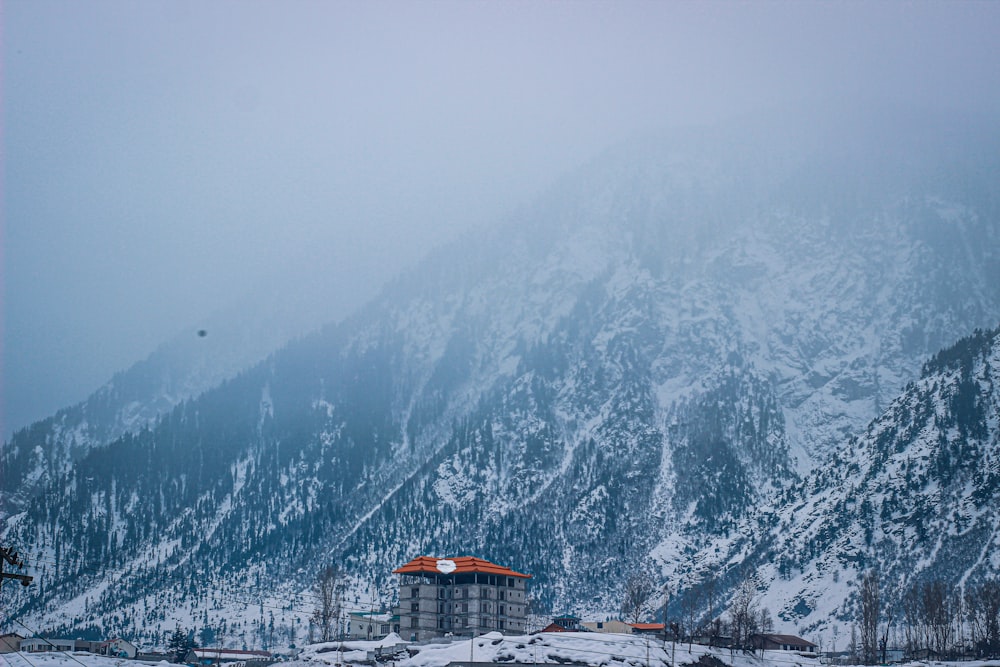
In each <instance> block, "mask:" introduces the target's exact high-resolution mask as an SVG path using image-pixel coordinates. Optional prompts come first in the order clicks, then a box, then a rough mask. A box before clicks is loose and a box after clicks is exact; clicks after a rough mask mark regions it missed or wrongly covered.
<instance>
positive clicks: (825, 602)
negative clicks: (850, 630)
mask: <svg viewBox="0 0 1000 667" xmlns="http://www.w3.org/2000/svg"><path fill="white" fill-rule="evenodd" d="M998 373H1000V328H997V329H993V330H987V331H976V332H975V333H974V334H973V335H972V336H969V337H967V338H964V339H962V340H961V341H959V342H958V343H956V344H955V345H953V346H951V347H949V348H947V349H945V350H943V351H941V352H939V353H938V354H936V355H935V356H934V357H933V358H932V359H931V360H930V361H928V362H927V363H926V364H925V365H924V368H923V373H922V375H921V377H920V379H919V380H917V381H915V382H912V383H910V384H908V385H907V387H906V389H905V390H904V391H903V393H902V394H901V395H900V396H899V398H897V399H896V400H894V401H893V402H892V403H891V404H890V405H889V406H888V407H887V409H886V410H885V412H883V413H882V414H881V415H880V416H879V417H878V418H877V419H875V420H874V421H872V422H871V424H869V426H868V427H867V429H865V431H864V432H863V433H860V434H858V436H856V437H855V438H853V439H852V440H851V441H850V443H849V445H848V446H847V447H846V448H845V449H844V450H843V451H840V452H836V453H834V454H833V456H831V457H830V459H829V460H828V461H826V462H825V463H824V464H823V465H821V466H819V467H817V468H816V469H815V470H813V471H812V472H811V473H810V474H809V475H807V476H806V477H805V478H804V479H802V480H801V481H800V482H798V483H796V484H795V485H794V486H791V487H789V488H787V489H785V491H784V492H783V494H782V495H781V497H780V498H779V501H778V502H776V503H775V504H774V505H773V506H771V507H766V508H763V509H762V511H760V512H758V513H755V514H754V516H752V517H749V518H748V520H747V521H746V522H745V523H744V524H743V525H742V526H741V529H740V530H738V531H734V532H733V534H732V535H729V536H726V537H727V538H729V539H728V542H727V541H726V538H719V539H717V540H716V543H715V546H716V547H720V546H721V547H722V548H721V549H720V550H719V551H718V553H717V552H716V551H715V550H704V551H703V552H701V553H699V554H698V556H697V557H696V558H694V559H692V560H683V559H675V560H674V562H673V563H670V567H672V568H675V571H676V572H677V574H678V576H680V577H681V578H683V579H684V580H685V581H686V582H687V584H688V586H687V587H688V588H689V589H692V590H694V589H696V588H697V587H699V586H702V585H703V582H704V581H705V580H706V577H708V576H712V577H714V578H717V577H718V576H719V573H721V572H725V570H726V569H727V566H728V567H729V568H730V569H733V564H739V565H740V567H741V568H744V569H754V570H757V571H758V576H759V579H760V581H761V582H764V588H765V590H764V591H762V594H763V597H764V599H765V600H767V602H768V604H769V605H771V607H770V608H771V609H772V610H773V611H775V612H776V613H777V616H778V618H779V619H780V620H781V621H782V622H784V623H787V624H791V625H794V626H795V627H797V628H799V629H801V631H802V632H806V633H810V634H811V635H812V636H814V637H817V638H819V636H820V635H828V636H825V637H824V638H825V639H826V640H827V645H832V643H833V635H832V632H833V631H834V630H833V629H834V627H835V626H836V625H837V623H838V620H840V621H846V622H847V623H850V622H851V621H853V620H855V619H856V615H855V613H854V612H855V607H854V605H855V604H856V602H857V590H858V582H859V581H860V579H861V576H862V575H863V573H864V572H866V571H868V570H870V569H875V570H878V571H879V573H880V576H881V578H882V580H883V582H885V585H884V589H885V592H884V595H885V596H886V600H885V605H886V607H887V608H895V609H896V610H897V613H898V612H899V610H900V609H902V606H903V604H902V601H903V597H904V596H905V594H906V592H907V591H908V590H909V589H911V588H912V587H913V586H914V585H916V584H920V583H923V582H929V581H932V580H936V581H941V582H943V583H944V584H945V585H946V586H947V588H948V589H950V590H958V591H959V592H961V591H963V590H964V589H965V588H966V586H970V585H976V584H978V583H980V582H982V581H983V580H984V579H988V578H991V577H996V576H997V574H998V572H1000V513H998V511H997V508H998V507H1000V377H998ZM842 625H843V624H842ZM842 637H843V640H842V642H841V646H843V645H844V643H845V642H846V635H842Z"/></svg>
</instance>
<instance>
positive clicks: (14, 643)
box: [0, 632, 24, 653]
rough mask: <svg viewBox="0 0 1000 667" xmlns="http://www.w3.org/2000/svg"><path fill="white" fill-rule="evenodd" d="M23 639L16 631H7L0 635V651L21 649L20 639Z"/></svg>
mask: <svg viewBox="0 0 1000 667" xmlns="http://www.w3.org/2000/svg"><path fill="white" fill-rule="evenodd" d="M22 639H24V637H22V636H21V635H19V634H17V633H16V632H8V633H7V634H3V635H0V653H14V652H15V651H20V650H21V640H22Z"/></svg>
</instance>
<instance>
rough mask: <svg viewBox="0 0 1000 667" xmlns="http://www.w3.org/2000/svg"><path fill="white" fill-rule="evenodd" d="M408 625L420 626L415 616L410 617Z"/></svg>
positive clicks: (412, 626)
mask: <svg viewBox="0 0 1000 667" xmlns="http://www.w3.org/2000/svg"><path fill="white" fill-rule="evenodd" d="M410 627H411V628H416V627H420V626H419V621H418V620H417V617H416V616H414V617H413V618H411V619H410Z"/></svg>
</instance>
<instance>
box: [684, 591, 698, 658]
mask: <svg viewBox="0 0 1000 667" xmlns="http://www.w3.org/2000/svg"><path fill="white" fill-rule="evenodd" d="M700 609H701V590H700V589H698V588H697V587H693V588H691V589H690V590H689V591H687V593H685V594H684V597H682V598H681V618H682V619H683V623H684V632H686V633H687V637H688V647H689V648H690V646H691V643H692V641H693V637H694V633H695V631H696V630H697V627H696V626H697V623H698V611H699V610H700Z"/></svg>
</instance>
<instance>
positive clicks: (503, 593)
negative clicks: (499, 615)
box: [497, 588, 507, 600]
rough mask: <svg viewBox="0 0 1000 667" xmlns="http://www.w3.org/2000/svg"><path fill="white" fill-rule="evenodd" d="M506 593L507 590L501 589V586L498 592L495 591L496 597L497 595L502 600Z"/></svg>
mask: <svg viewBox="0 0 1000 667" xmlns="http://www.w3.org/2000/svg"><path fill="white" fill-rule="evenodd" d="M506 593H507V591H505V590H503V589H502V588H501V589H500V592H499V593H497V597H498V598H500V599H501V600H503V599H504V595H505V594H506Z"/></svg>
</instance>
